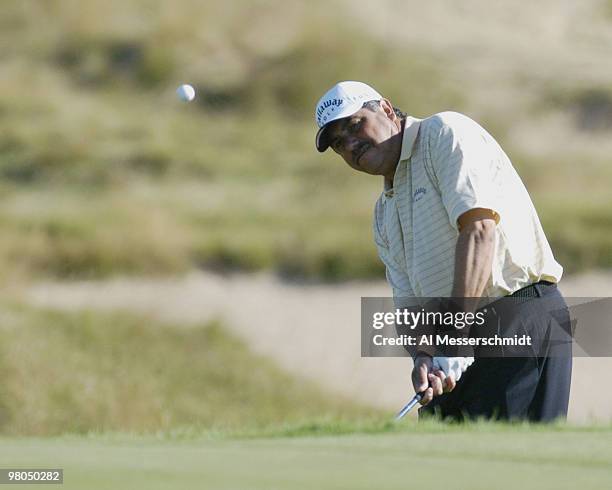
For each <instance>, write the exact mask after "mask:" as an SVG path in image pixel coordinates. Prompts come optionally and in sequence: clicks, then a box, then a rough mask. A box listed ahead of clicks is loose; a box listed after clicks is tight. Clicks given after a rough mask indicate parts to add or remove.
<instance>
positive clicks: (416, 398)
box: [395, 393, 423, 420]
mask: <svg viewBox="0 0 612 490" xmlns="http://www.w3.org/2000/svg"><path fill="white" fill-rule="evenodd" d="M421 398H423V393H417V394H416V395H414V396H413V397H412V400H410V401H409V402H408V403H407V404H406V406H405V407H404V408H402V409H401V410H400V411H399V412H398V414H397V415H396V416H395V420H400V419H401V418H402V417H403V416H404V415H406V414H407V413H408V412H410V410H412V409H413V408H414V406H415V405H416V404H417V403H419V402H420V401H421Z"/></svg>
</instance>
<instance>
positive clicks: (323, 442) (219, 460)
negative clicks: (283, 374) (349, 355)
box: [0, 421, 612, 490]
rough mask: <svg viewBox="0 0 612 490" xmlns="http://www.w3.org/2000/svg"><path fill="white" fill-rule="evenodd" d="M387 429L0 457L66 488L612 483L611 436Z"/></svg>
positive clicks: (128, 443)
mask: <svg viewBox="0 0 612 490" xmlns="http://www.w3.org/2000/svg"><path fill="white" fill-rule="evenodd" d="M383 430H384V429H383ZM389 430H391V432H388V433H375V434H365V433H352V434H346V435H342V436H338V435H321V436H300V437H280V436H279V437H254V438H236V437H227V436H226V437H222V438H214V439H210V438H207V437H196V438H172V437H157V438H156V437H153V436H151V437H131V436H121V435H116V436H104V435H99V436H90V437H71V436H69V437H63V438H50V439H30V438H27V439H6V438H5V439H1V440H0V458H1V460H2V465H3V467H20V468H32V467H47V468H51V467H55V468H57V467H61V468H63V469H64V488H67V489H72V488H79V489H81V488H88V489H103V488H104V489H106V488H130V489H132V490H134V489H148V490H151V489H158V488H159V489H161V488H205V489H215V490H225V489H227V490H229V489H251V490H253V489H262V490H263V489H265V490H272V489H283V490H297V489H305V490H306V489H308V490H310V489H319V488H320V489H341V488H342V489H344V488H346V489H353V490H355V489H364V490H365V489H368V490H370V489H375V488H385V489H400V488H401V489H404V488H457V489H462V488H471V489H491V488H495V489H514V488H522V489H525V488H527V489H529V488H538V489H548V488H550V489H553V488H554V489H564V488H567V489H570V488H571V489H575V488H578V489H581V490H584V489H603V488H610V485H611V484H612V465H611V464H610V461H612V429H610V428H609V427H606V428H603V427H602V428H595V427H592V428H572V427H567V426H544V427H537V426H529V425H517V426H514V425H510V426H507V425H499V424H475V425H466V426H447V425H442V424H434V423H429V424H421V425H416V424H414V423H413V422H410V421H407V423H406V424H402V425H401V426H400V427H399V428H397V427H395V428H392V429H389ZM22 488H27V486H24V487H22Z"/></svg>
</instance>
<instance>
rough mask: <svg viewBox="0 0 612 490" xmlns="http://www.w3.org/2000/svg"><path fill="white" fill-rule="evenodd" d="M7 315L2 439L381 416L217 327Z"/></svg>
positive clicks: (1, 369) (12, 311)
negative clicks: (289, 371)
mask: <svg viewBox="0 0 612 490" xmlns="http://www.w3.org/2000/svg"><path fill="white" fill-rule="evenodd" d="M1 311H2V324H1V326H0V336H1V338H2V343H1V345H0V375H1V376H2V383H0V434H4V435H21V436H23V435H36V436H52V435H59V434H64V433H72V434H85V433H89V432H96V433H104V432H109V431H111V432H130V433H134V434H137V433H140V434H143V433H151V432H157V431H162V432H163V431H177V430H181V429H184V430H187V431H194V430H195V431H198V432H199V433H207V432H208V433H210V432H213V431H236V430H246V429H247V428H248V429H249V430H258V428H259V429H261V428H265V427H267V426H269V425H271V424H273V423H279V422H282V423H284V424H290V425H291V424H294V425H295V424H299V423H304V421H312V420H328V421H329V420H331V419H335V420H341V421H343V423H345V424H346V423H349V422H355V421H356V420H358V419H360V418H361V419H363V418H366V419H367V418H369V417H372V416H375V415H377V414H379V412H377V411H376V410H373V409H370V408H366V407H363V406H360V405H359V404H356V403H354V402H353V401H349V400H346V399H343V398H341V397H339V396H337V395H335V394H331V393H329V392H325V391H322V390H320V389H319V388H317V387H316V386H315V385H314V384H313V383H312V382H309V381H306V380H304V379H297V378H295V377H290V376H288V375H287V374H285V373H283V372H282V371H281V370H280V369H278V368H277V367H276V366H275V365H274V363H272V362H271V361H270V360H268V359H265V358H263V357H262V356H257V355H254V354H252V353H251V352H250V351H249V350H248V348H247V347H246V346H245V345H244V343H242V342H241V341H239V340H238V339H236V338H234V337H233V336H231V335H229V334H228V333H227V332H226V331H225V329H224V328H222V326H221V325H219V324H217V323H211V324H208V325H200V326H195V327H181V326H179V325H171V324H162V323H159V322H155V321H154V320H152V319H149V318H143V317H138V316H130V315H126V314H119V313H117V314H106V315H104V314H100V313H94V312H81V313H72V314H67V313H59V312H53V311H49V310H36V309H31V308H25V307H23V306H17V305H11V304H3V305H2V308H1Z"/></svg>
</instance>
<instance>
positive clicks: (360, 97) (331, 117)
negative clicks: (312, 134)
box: [315, 81, 383, 151]
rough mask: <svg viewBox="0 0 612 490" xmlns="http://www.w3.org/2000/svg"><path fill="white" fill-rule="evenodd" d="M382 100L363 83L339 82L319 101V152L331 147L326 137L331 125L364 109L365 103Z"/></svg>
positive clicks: (317, 111) (317, 115)
mask: <svg viewBox="0 0 612 490" xmlns="http://www.w3.org/2000/svg"><path fill="white" fill-rule="evenodd" d="M382 98H383V97H382V95H380V94H379V93H378V92H377V91H376V90H374V89H373V88H372V87H370V86H369V85H367V84H365V83H363V82H352V81H347V82H339V83H337V84H336V85H334V86H333V87H332V88H330V89H329V90H328V91H327V92H325V95H324V96H323V97H321V98H320V99H319V102H318V103H317V108H316V110H315V120H316V121H317V125H318V126H319V131H318V132H317V138H316V146H317V150H319V151H325V150H327V148H328V147H329V141H328V140H327V138H326V136H325V132H326V131H325V130H326V129H327V128H328V127H329V123H331V122H333V121H337V120H338V119H342V118H344V117H349V116H352V115H353V114H355V113H356V112H357V111H358V110H359V109H361V108H362V107H363V104H364V102H368V101H370V100H381V99H382Z"/></svg>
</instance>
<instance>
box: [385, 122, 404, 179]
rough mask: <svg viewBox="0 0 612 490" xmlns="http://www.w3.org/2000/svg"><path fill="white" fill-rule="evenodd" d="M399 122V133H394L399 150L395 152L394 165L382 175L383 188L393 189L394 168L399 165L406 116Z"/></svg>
mask: <svg viewBox="0 0 612 490" xmlns="http://www.w3.org/2000/svg"><path fill="white" fill-rule="evenodd" d="M400 124H401V126H400V131H399V133H397V135H395V137H396V138H399V150H398V152H397V161H396V162H395V165H393V169H392V170H391V171H390V172H389V173H388V174H387V175H385V176H384V178H385V180H384V186H385V190H389V189H393V177H395V170H396V169H397V166H398V165H399V161H400V156H401V154H402V144H403V141H404V129H405V128H406V118H404V119H402V120H401V121H400Z"/></svg>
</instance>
